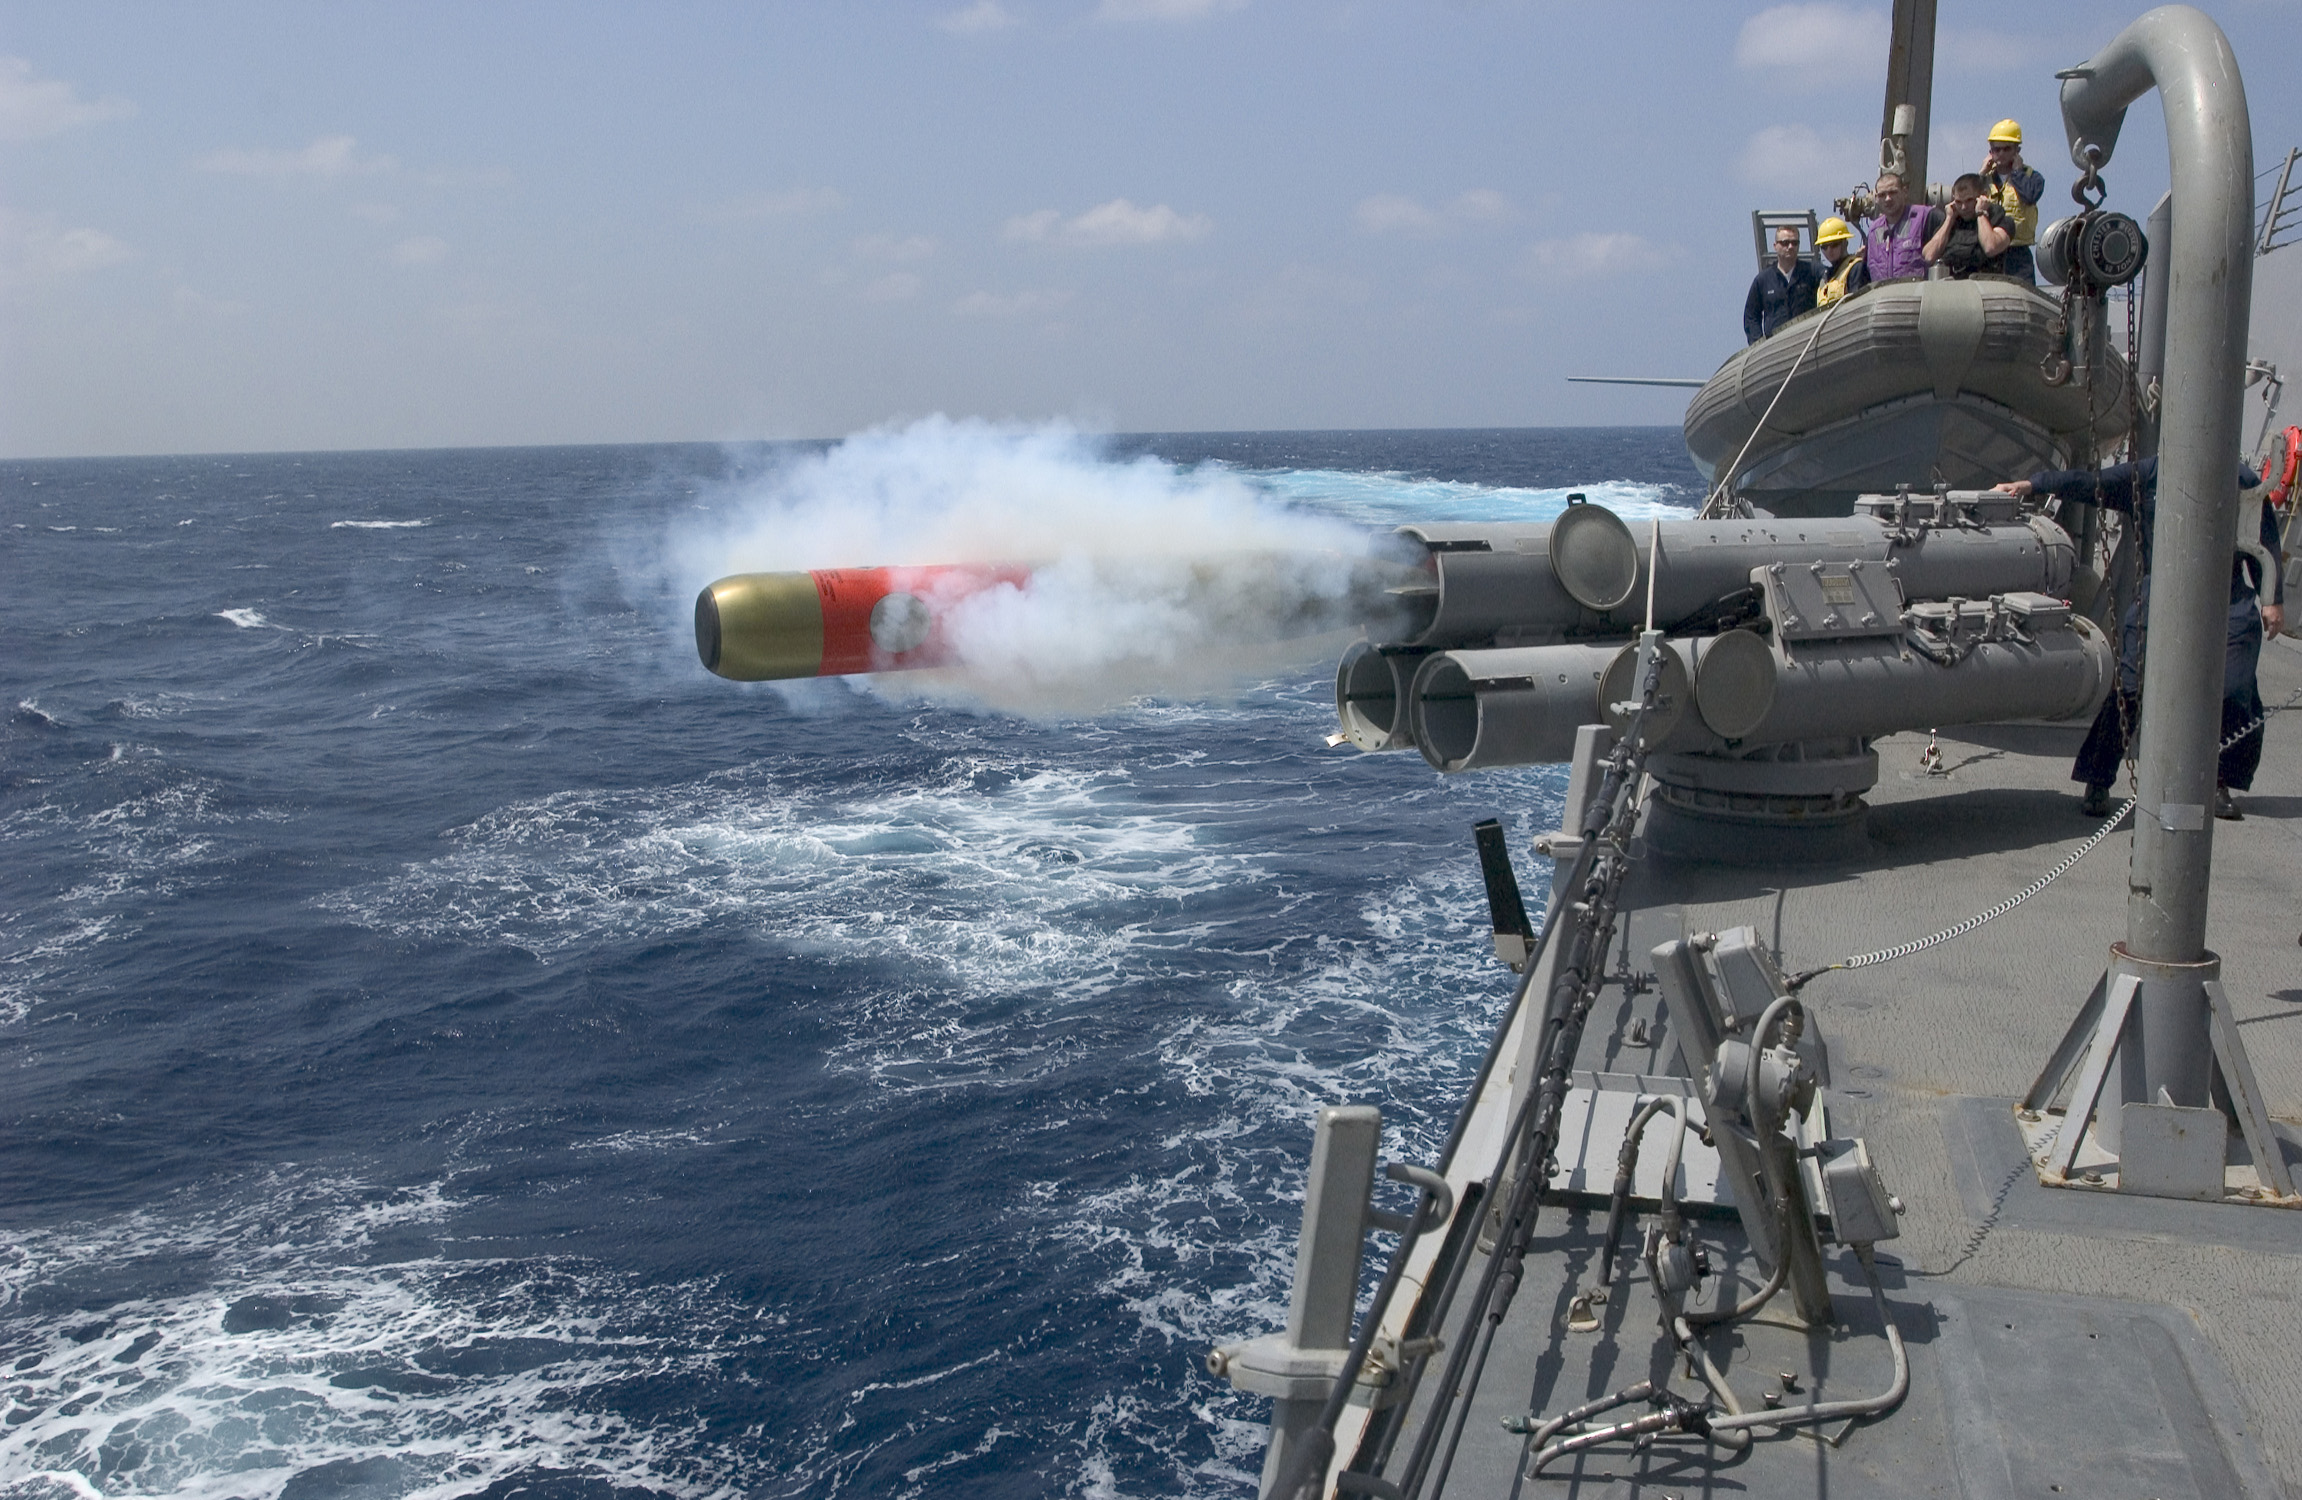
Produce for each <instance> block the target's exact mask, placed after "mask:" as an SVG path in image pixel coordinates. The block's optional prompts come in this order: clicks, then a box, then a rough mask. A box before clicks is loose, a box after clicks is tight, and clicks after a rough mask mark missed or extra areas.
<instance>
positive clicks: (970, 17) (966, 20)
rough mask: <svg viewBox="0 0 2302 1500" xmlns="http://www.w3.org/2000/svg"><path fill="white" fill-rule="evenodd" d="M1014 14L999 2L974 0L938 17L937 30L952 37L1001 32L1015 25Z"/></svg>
mask: <svg viewBox="0 0 2302 1500" xmlns="http://www.w3.org/2000/svg"><path fill="white" fill-rule="evenodd" d="M1015 21H1016V17H1015V13H1014V12H1013V11H1011V10H1009V9H1008V8H1007V7H1006V6H1004V5H1001V4H1000V3H999V0H975V3H974V4H973V5H967V6H962V7H961V8H960V9H958V10H955V11H952V12H951V13H950V14H949V15H944V16H938V17H936V20H935V25H936V28H937V29H938V30H941V31H948V32H950V33H951V34H952V35H953V36H974V35H977V34H978V33H981V32H985V31H1002V30H1005V29H1006V28H1007V27H1009V26H1013V25H1014V24H1015Z"/></svg>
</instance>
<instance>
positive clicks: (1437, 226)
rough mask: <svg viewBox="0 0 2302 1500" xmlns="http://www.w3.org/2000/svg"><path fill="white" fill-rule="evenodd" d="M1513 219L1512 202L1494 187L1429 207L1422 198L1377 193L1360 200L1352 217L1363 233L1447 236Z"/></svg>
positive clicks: (1473, 191)
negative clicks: (1511, 217) (1455, 230)
mask: <svg viewBox="0 0 2302 1500" xmlns="http://www.w3.org/2000/svg"><path fill="white" fill-rule="evenodd" d="M1510 216H1511V202H1510V200H1509V199H1508V198H1505V197H1504V196H1503V195H1502V194H1501V193H1498V192H1496V191H1495V190H1494V189H1493V188H1473V189H1472V190H1471V191H1469V192H1467V193H1464V194H1461V195H1460V196H1458V197H1457V198H1455V199H1454V200H1453V201H1452V202H1449V203H1443V204H1441V205H1440V206H1439V207H1437V208H1435V209H1433V208H1425V207H1424V206H1423V203H1422V201H1421V200H1420V199H1417V198H1409V197H1405V196H1403V195H1401V194H1398V193H1377V194H1376V195H1375V196H1373V197H1371V198H1363V199H1361V200H1360V201H1359V206H1358V208H1357V209H1355V210H1353V213H1352V217H1353V218H1355V219H1357V220H1358V221H1359V232H1360V233H1362V234H1410V235H1418V236H1423V237H1430V236H1434V235H1441V234H1445V233H1447V232H1448V231H1450V230H1453V229H1459V228H1461V227H1462V226H1464V225H1466V224H1493V223H1498V222H1500V221H1502V220H1504V219H1507V218H1509V217H1510Z"/></svg>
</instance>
